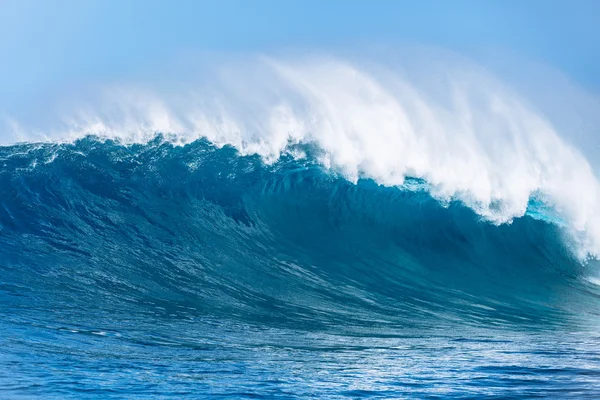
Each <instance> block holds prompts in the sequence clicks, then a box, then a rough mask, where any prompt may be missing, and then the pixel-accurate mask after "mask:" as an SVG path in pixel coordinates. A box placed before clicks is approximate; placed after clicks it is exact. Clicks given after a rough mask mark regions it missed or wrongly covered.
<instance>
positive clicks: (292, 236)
mask: <svg viewBox="0 0 600 400" xmlns="http://www.w3.org/2000/svg"><path fill="white" fill-rule="evenodd" d="M424 55H426V56H427V57H425V56H424ZM407 59H408V61H406V60H407ZM196 65H198V66H197V67H196ZM190 71H192V72H190ZM178 75H181V76H178ZM169 76H170V78H169V79H158V78H157V79H148V80H146V81H144V80H142V79H141V80H139V81H135V82H134V81H130V82H129V81H128V82H125V83H124V82H120V83H119V82H113V83H111V84H102V85H98V86H95V87H89V88H87V89H85V90H80V91H71V92H69V91H65V93H61V94H60V95H57V96H56V98H55V100H53V101H52V104H53V106H48V105H46V104H44V105H42V106H39V107H36V106H35V105H33V104H32V105H31V107H30V109H28V110H27V111H26V112H23V113H15V114H14V115H13V114H11V115H8V113H7V114H5V115H4V117H3V118H2V119H1V121H2V122H0V141H1V142H2V146H1V147H0V256H1V258H0V304H1V305H2V307H0V348H1V349H2V350H0V365H3V366H4V368H0V394H2V395H3V396H4V397H7V398H38V397H39V398H168V397H174V398H179V397H184V396H187V397H192V398H256V397H258V398H362V397H369V398H532V397H551V398H597V397H598V395H599V394H600V387H599V385H598V382H600V380H599V379H598V378H599V377H600V352H599V351H598V348H599V347H598V344H599V343H600V337H599V336H598V333H597V332H598V326H599V325H598V323H599V319H598V315H600V314H599V312H598V310H599V307H600V285H598V282H599V281H600V271H599V270H598V268H599V267H600V264H599V263H598V260H597V258H598V256H599V255H600V184H599V181H598V173H597V166H598V158H597V157H596V156H597V154H598V152H597V146H598V143H597V140H596V138H595V131H594V129H582V128H581V127H582V126H584V125H585V124H580V125H576V124H570V123H568V121H573V120H578V121H588V123H589V125H593V124H594V121H595V120H594V119H593V118H594V117H593V116H592V117H591V116H590V115H592V114H593V111H594V110H596V108H595V106H596V105H597V104H598V103H597V100H596V99H595V97H594V95H592V94H589V93H585V92H584V91H583V90H580V89H575V88H573V87H571V86H570V89H569V91H567V90H565V87H564V86H560V85H559V81H558V80H555V81H553V83H555V84H556V86H555V87H554V88H553V93H554V95H555V96H556V97H553V98H552V99H546V98H544V96H536V95H534V93H533V90H528V88H531V87H532V86H528V85H527V82H526V81H519V80H516V79H512V78H508V77H506V76H502V75H501V74H499V73H495V72H494V71H493V70H492V69H490V68H486V67H484V66H483V65H479V64H476V63H475V62H473V61H471V60H467V59H464V58H461V57H458V56H456V55H448V54H447V53H436V52H434V53H420V56H419V57H416V58H415V57H409V58H404V59H403V60H400V61H399V60H397V59H394V58H391V57H387V58H385V57H384V58H382V57H365V56H361V57H353V56H349V55H346V56H343V55H332V54H324V53H319V54H316V53H315V54H304V55H286V56H244V57H228V58H219V59H217V58H215V59H214V60H211V62H210V63H208V62H206V63H203V64H202V65H201V66H200V65H199V64H194V68H190V67H188V69H187V73H186V74H183V73H181V74H171V75H169ZM557 97H560V98H561V99H562V101H564V102H569V103H570V104H574V105H577V107H574V108H576V110H575V113H574V114H573V111H572V109H571V110H569V108H568V107H566V105H565V107H559V108H558V109H559V110H560V111H559V112H556V110H557V108H556V104H557V103H556V102H555V101H556V98H557ZM551 100H552V101H551ZM553 101H554V102H553ZM590 110H591V112H590ZM569 113H571V114H569Z"/></svg>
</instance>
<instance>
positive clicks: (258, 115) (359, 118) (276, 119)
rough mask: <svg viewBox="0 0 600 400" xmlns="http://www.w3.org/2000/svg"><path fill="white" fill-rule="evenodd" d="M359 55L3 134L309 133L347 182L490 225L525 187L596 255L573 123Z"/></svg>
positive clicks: (237, 70)
mask: <svg viewBox="0 0 600 400" xmlns="http://www.w3.org/2000/svg"><path fill="white" fill-rule="evenodd" d="M352 60H353V59H349V58H335V57H315V56H313V57H308V56H307V57H296V58H294V59H293V60H292V61H290V59H285V58H282V59H275V58H252V59H250V58H248V59H246V60H244V62H241V61H239V60H238V62H230V63H229V64H226V65H224V66H222V67H221V68H217V69H215V70H213V72H214V73H212V74H207V75H205V76H203V78H202V79H198V80H190V82H188V83H189V84H188V85H183V84H182V83H181V82H179V83H178V84H177V85H166V86H167V87H170V89H164V88H163V89H159V87H158V86H159V85H152V84H146V85H135V86H134V85H128V86H123V85H111V86H105V87H104V89H102V90H101V91H99V92H97V93H96V94H95V95H94V96H90V97H89V98H86V100H85V102H83V101H80V102H79V103H78V104H77V106H74V105H71V106H67V107H65V108H64V109H63V112H62V114H61V119H60V123H54V124H50V127H41V128H40V127H39V126H38V127H37V128H36V129H34V128H33V127H32V126H33V125H31V124H30V125H28V124H27V123H23V124H21V123H18V122H16V121H14V120H11V121H10V128H7V129H8V130H9V133H8V134H7V135H4V137H3V139H4V143H10V142H11V141H23V140H28V141H36V140H72V139H75V138H78V137H81V136H83V135H85V134H97V135H101V136H105V137H110V138H119V139H120V140H122V141H124V142H139V141H145V140H148V139H149V138H152V137H154V134H155V133H156V132H162V133H172V134H174V135H175V137H176V138H177V141H179V142H181V143H186V142H190V141H193V140H196V139H197V138H200V137H206V138H208V139H209V140H210V141H212V142H214V143H215V144H217V145H225V144H230V145H233V146H235V147H236V148H237V149H239V151H240V152H241V153H243V154H250V153H257V154H260V155H261V156H263V157H264V159H265V160H266V161H267V162H272V161H274V160H276V159H277V158H278V157H279V155H280V154H281V153H282V152H283V151H285V149H286V147H287V146H288V145H289V144H290V143H299V142H313V143H315V144H317V145H318V146H319V147H320V148H321V149H322V150H324V152H323V156H322V160H321V161H322V163H323V164H324V165H326V166H329V167H332V168H335V169H336V170H338V171H341V172H342V173H343V174H345V175H346V176H347V177H348V179H350V180H356V179H357V178H358V177H359V176H365V177H370V178H373V179H374V180H376V181H377V182H380V183H382V184H386V185H400V184H402V183H403V181H404V178H405V177H406V176H413V177H419V178H423V179H425V180H427V181H428V182H429V184H430V185H431V188H432V194H433V195H434V196H435V197H437V198H438V199H440V200H441V201H448V200H451V199H459V200H461V201H463V202H464V203H465V204H466V205H468V206H469V207H471V208H473V209H474V210H475V211H476V212H477V213H479V214H480V215H482V216H483V217H485V218H487V219H488V220H490V221H492V222H495V223H504V222H510V221H511V220H512V219H513V218H515V217H519V216H522V215H523V214H524V213H525V211H526V209H527V204H528V200H529V199H530V198H531V196H533V195H535V196H537V197H538V198H540V197H541V198H543V199H544V201H545V202H547V203H548V204H550V205H552V206H553V207H554V208H555V210H556V212H557V213H558V214H559V215H560V216H561V217H562V218H563V219H564V220H566V221H568V224H569V230H570V232H571V233H572V237H573V238H576V240H577V241H578V242H579V250H580V251H581V254H585V253H590V254H599V253H600V184H599V182H598V180H597V178H596V174H595V172H594V170H593V168H592V167H591V165H590V162H589V160H587V159H586V158H585V157H584V156H583V153H582V151H581V149H577V148H576V147H575V146H574V145H573V143H572V142H571V141H569V140H568V138H569V132H558V131H557V129H556V128H555V127H554V126H553V125H552V123H551V122H550V121H551V118H548V116H545V115H543V114H542V113H541V112H540V111H536V110H538V108H537V107H535V106H534V105H532V104H531V102H530V101H526V100H525V99H524V98H523V97H522V96H520V95H519V94H517V93H516V91H515V90H514V89H512V88H511V87H509V86H508V85H507V84H504V83H502V82H501V81H500V80H499V79H497V78H496V77H494V76H493V75H492V74H490V73H488V72H486V71H485V70H483V69H482V68H480V67H478V66H476V65H474V64H472V63H468V62H465V61H464V60H461V61H460V62H457V61H456V60H454V61H452V62H448V64H443V63H442V65H443V68H439V63H438V67H432V66H429V65H427V64H426V63H421V64H420V65H421V66H422V67H423V68H421V69H419V68H417V69H415V68H413V69H412V70H411V69H410V68H404V69H402V68H400V65H394V64H390V63H387V64H385V63H377V62H373V61H368V62H367V61H364V60H361V61H358V62H357V61H352ZM354 60H355V59H354ZM191 82H193V84H192V83H191ZM163 86H164V85H163ZM84 104H85V105H84ZM64 110H66V111H64Z"/></svg>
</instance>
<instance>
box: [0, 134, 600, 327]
mask: <svg viewBox="0 0 600 400" xmlns="http://www.w3.org/2000/svg"><path fill="white" fill-rule="evenodd" d="M313 150H315V149H314V148H311V147H310V146H303V149H302V151H303V152H305V153H306V154H307V156H306V158H304V159H302V160H298V159H296V158H294V157H292V156H284V157H282V158H281V159H279V161H277V162H275V163H273V164H270V165H269V164H264V163H263V162H262V160H261V159H260V157H258V156H241V155H240V154H239V153H238V152H237V151H236V150H235V149H233V148H232V147H223V148H217V147H215V146H214V145H212V144H210V143H209V142H207V141H205V140H199V141H196V142H194V143H191V144H188V145H186V146H183V147H177V146H173V145H172V144H170V143H168V142H165V141H164V140H163V138H161V137H158V138H156V139H155V140H154V141H152V142H150V143H148V144H145V145H129V146H124V145H122V144H119V143H116V142H113V141H103V140H102V141H101V140H98V139H97V138H93V137H89V138H85V139H82V140H79V141H77V142H75V143H73V144H38V145H27V144H26V145H17V146H11V147H5V148H3V149H2V151H1V152H0V158H1V159H2V162H3V166H2V169H1V173H0V179H1V185H0V187H1V198H2V208H1V209H0V224H1V225H0V226H1V233H2V235H1V236H0V246H1V248H2V250H3V264H2V276H3V279H2V281H3V286H2V296H3V299H4V300H5V302H6V303H7V304H12V305H13V307H15V308H12V310H13V311H15V310H19V311H18V312H17V314H20V313H21V312H22V310H23V309H28V308H30V307H32V304H34V305H35V307H34V309H35V310H38V311H41V310H51V309H52V310H59V311H57V312H65V313H67V314H68V315H67V316H65V317H66V318H69V319H70V318H76V319H77V320H78V322H79V323H82V322H83V321H85V320H86V319H88V318H89V317H90V313H91V315H94V312H93V311H92V310H94V309H95V308H98V309H99V310H101V311H102V310H103V311H105V312H106V311H107V310H120V312H123V311H124V310H135V309H137V308H141V309H142V310H143V309H144V305H146V304H157V303H161V302H164V303H165V304H168V305H169V307H171V308H173V307H174V308H178V307H181V309H188V310H195V311H194V312H197V313H200V315H203V316H212V317H215V318H225V319H232V320H234V321H241V322H244V323H250V324H256V323H258V324H265V323H266V324H269V323H272V324H274V326H282V325H283V326H294V327H301V326H303V325H306V326H307V327H309V328H319V327H320V328H323V327H327V326H338V327H339V328H340V329H343V330H346V329H350V330H351V329H359V330H360V329H367V328H369V329H371V328H374V327H379V328H382V327H388V328H390V327H393V328H394V329H398V328H399V327H403V328H406V327H413V328H417V327H421V328H427V329H439V328H442V327H444V326H446V324H451V323H453V322H456V321H460V322H461V323H463V324H471V325H474V326H477V325H481V326H487V327H489V326H491V325H496V324H497V325H500V326H511V325H516V326H519V325H525V326H528V325H531V324H532V325H536V326H542V325H544V326H550V325H564V324H580V323H584V322H585V320H588V319H590V318H591V317H593V315H594V310H595V309H596V307H597V302H598V300H597V299H596V297H595V296H596V295H597V291H596V288H595V286H594V285H593V284H590V283H589V282H587V281H586V280H585V278H587V277H588V276H589V274H590V273H591V271H590V270H593V268H595V264H594V263H593V262H592V263H591V264H589V263H587V264H582V263H581V262H580V261H579V260H578V259H577V258H576V256H575V255H574V254H573V253H572V252H571V251H570V249H569V248H568V246H567V245H566V244H565V243H567V242H566V241H565V235H564V233H563V232H562V231H561V228H560V227H559V225H557V224H556V223H554V222H551V221H549V220H544V219H540V215H542V214H540V213H539V209H540V206H536V205H535V203H533V202H532V203H531V204H530V209H531V216H529V215H526V216H525V217H522V218H518V219H516V220H514V221H513V222H512V223H511V224H504V225H500V226H497V225H495V224H492V223H490V222H487V221H485V220H484V219H482V218H481V216H479V215H477V214H476V213H474V212H473V211H472V210H471V209H469V208H468V207H466V206H464V205H463V204H462V203H460V202H451V203H449V204H447V205H442V204H441V203H439V202H438V201H437V200H435V199H434V198H432V196H431V194H430V193H429V191H428V188H429V186H428V185H427V184H426V183H425V182H423V181H420V180H417V179H409V180H407V181H405V184H404V185H403V186H401V187H393V188H390V187H384V186H380V185H378V184H377V183H376V182H375V181H373V180H371V179H361V180H359V181H358V182H356V183H352V182H349V181H347V180H346V179H344V178H343V177H342V176H339V175H338V174H334V173H332V172H331V171H328V170H325V169H323V167H322V166H321V165H320V163H319V162H318V156H315V157H313V156H312V155H311V152H312V151H313ZM293 151H298V149H297V148H296V149H294V150H293ZM317 153H318V151H317ZM33 298H35V301H34V299H33ZM8 310H11V309H10V308H9V309H6V310H5V312H8V313H10V311H8ZM73 313H75V314H73ZM128 313H129V312H126V314H125V315H128ZM38 317H40V315H37V317H36V318H38ZM41 317H42V319H54V318H56V315H53V314H42V315H41Z"/></svg>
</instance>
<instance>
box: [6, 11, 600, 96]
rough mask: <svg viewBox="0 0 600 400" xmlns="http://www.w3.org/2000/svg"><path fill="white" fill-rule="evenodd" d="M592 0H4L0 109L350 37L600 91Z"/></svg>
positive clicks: (598, 35) (599, 38)
mask: <svg viewBox="0 0 600 400" xmlns="http://www.w3.org/2000/svg"><path fill="white" fill-rule="evenodd" d="M599 19H600V1H594V0H576V1H557V0H555V1H552V0H546V1H540V0H528V1H514V0H504V1H497V0H489V1H473V0H454V1H451V0H447V1H434V0H425V1H401V0H397V1H393V0H388V1H386V0H373V1H366V0H363V1H357V0H345V1H343V0H320V1H318V0H303V1H299V0H279V1H276V0H248V1H242V0H219V1H217V0H214V1H203V0H196V1H193V0H176V1H160V0H146V1H143V0H45V1H44V0H0V60H1V62H0V89H1V90H0V106H1V105H7V104H8V105H10V104H11V103H17V102H19V101H27V100H28V99H31V98H34V97H36V96H38V95H41V94H42V93H44V92H45V91H47V90H57V88H60V87H61V86H62V85H69V84H73V83H74V82H80V81H83V82H90V81H91V82H93V81H104V80H111V79H126V78H127V77H129V76H135V74H137V73H138V72H141V71H144V70H146V69H147V68H148V66H149V65H156V64H160V63H164V62H167V60H169V59H170V58H171V57H173V56H174V55H176V54H177V53H178V52H182V51H222V52H269V51H272V50H276V49H286V48H295V47H306V48H315V49H319V48H323V47H325V48H337V47H346V48H347V47H351V46H353V45H354V44H356V43H361V44H363V45H364V44H365V43H367V44H368V43H373V44H390V45H393V44H396V43H403V44H406V43H408V44H421V45H433V46H439V47H443V48H448V49H450V50H455V51H458V52H463V53H466V54H475V53H477V52H482V51H486V50H489V49H494V50H498V51H499V52H509V53H513V54H516V55H517V56H519V57H526V58H529V59H531V60H533V61H539V62H543V63H546V64H549V65H551V66H553V67H556V68H558V69H559V70H562V71H563V72H565V73H566V74H567V75H568V76H570V77H571V78H572V79H574V80H575V81H577V82H579V83H581V84H582V85H584V86H587V87H590V88H592V89H593V90H594V91H597V90H598V88H600V74H598V72H599V66H600V23H599V21H598V20H599Z"/></svg>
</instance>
